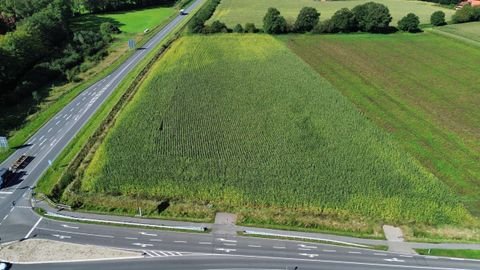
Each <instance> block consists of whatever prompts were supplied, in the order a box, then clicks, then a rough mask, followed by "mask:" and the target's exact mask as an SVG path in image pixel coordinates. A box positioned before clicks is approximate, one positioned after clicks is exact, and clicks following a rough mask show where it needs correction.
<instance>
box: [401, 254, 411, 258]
mask: <svg viewBox="0 0 480 270" xmlns="http://www.w3.org/2000/svg"><path fill="white" fill-rule="evenodd" d="M400 257H404V258H413V256H411V255H400Z"/></svg>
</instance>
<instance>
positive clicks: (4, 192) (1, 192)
mask: <svg viewBox="0 0 480 270" xmlns="http://www.w3.org/2000/svg"><path fill="white" fill-rule="evenodd" d="M12 193H13V191H0V194H12Z"/></svg>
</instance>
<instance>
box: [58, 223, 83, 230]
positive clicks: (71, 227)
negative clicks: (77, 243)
mask: <svg viewBox="0 0 480 270" xmlns="http://www.w3.org/2000/svg"><path fill="white" fill-rule="evenodd" d="M62 227H64V228H69V229H76V230H78V229H79V228H80V227H75V226H70V225H67V224H62Z"/></svg>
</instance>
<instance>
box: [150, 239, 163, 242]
mask: <svg viewBox="0 0 480 270" xmlns="http://www.w3.org/2000/svg"><path fill="white" fill-rule="evenodd" d="M150 241H152V242H162V239H150Z"/></svg>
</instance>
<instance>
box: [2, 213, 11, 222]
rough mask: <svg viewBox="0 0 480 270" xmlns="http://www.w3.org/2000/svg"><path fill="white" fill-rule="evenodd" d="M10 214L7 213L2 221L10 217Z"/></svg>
mask: <svg viewBox="0 0 480 270" xmlns="http://www.w3.org/2000/svg"><path fill="white" fill-rule="evenodd" d="M8 215H10V214H7V215H6V216H4V217H3V220H2V221H5V219H7V218H8Z"/></svg>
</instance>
